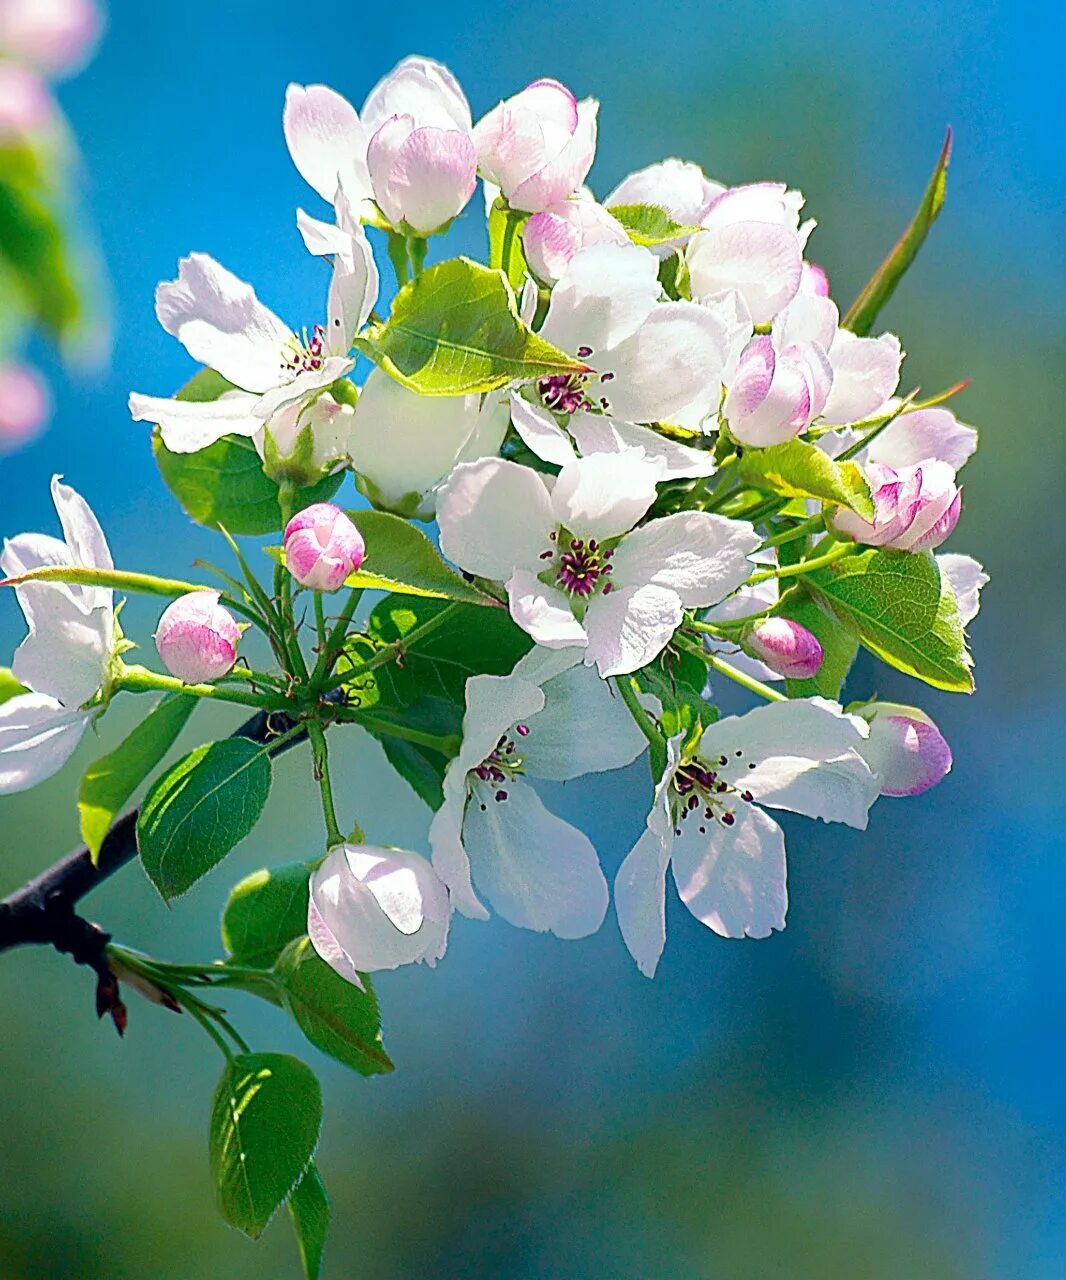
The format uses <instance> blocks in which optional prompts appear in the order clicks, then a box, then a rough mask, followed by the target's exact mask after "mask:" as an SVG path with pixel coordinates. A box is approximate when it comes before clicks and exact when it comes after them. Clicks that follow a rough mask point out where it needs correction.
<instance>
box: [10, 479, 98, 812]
mask: <svg viewBox="0 0 1066 1280" xmlns="http://www.w3.org/2000/svg"><path fill="white" fill-rule="evenodd" d="M52 501H53V502H54V503H55V508H56V512H57V513H58V515H59V521H60V524H61V526H62V528H63V540H62V541H60V540H59V539H58V538H54V537H51V536H49V535H47V534H37V533H23V534H19V535H18V537H15V538H11V539H10V540H8V541H5V543H4V549H3V553H2V554H0V568H2V569H3V571H4V573H5V574H7V576H8V577H10V578H15V577H18V576H20V575H21V574H24V573H27V572H29V571H30V570H33V569H36V568H39V567H41V566H45V565H60V566H61V565H67V566H79V567H83V568H89V569H92V568H96V569H111V568H113V562H112V560H111V552H110V551H109V549H108V546H107V540H106V539H105V537H104V534H103V530H102V529H101V528H100V524H99V522H98V521H97V519H96V517H95V516H94V515H93V513H92V511H91V509H90V508H89V505H88V503H87V502H86V501H85V499H84V498H82V497H81V496H80V494H78V493H76V492H75V491H74V490H73V489H71V488H70V487H69V486H68V485H65V484H62V483H61V482H60V479H59V477H58V476H55V477H53V479H52ZM15 593H16V595H17V597H18V602H19V605H20V607H21V609H22V612H23V614H24V615H25V618H26V622H27V625H28V626H29V635H28V636H27V637H26V639H25V640H23V642H22V643H21V644H20V645H19V647H18V649H17V650H16V652H15V657H14V661H13V662H12V664H11V670H12V673H13V675H14V678H15V679H16V680H17V681H18V682H19V683H20V684H21V685H23V687H24V688H25V690H26V692H25V693H19V694H16V695H15V696H14V697H12V698H9V699H8V700H7V701H5V702H3V703H0V794H2V793H7V792H11V791H23V790H25V789H26V788H28V787H32V786H36V784H37V783H38V782H41V781H43V780H44V779H45V778H49V777H51V776H52V774H53V773H55V772H57V770H59V769H60V768H61V767H62V766H63V765H64V764H65V763H66V761H67V760H68V759H69V757H70V756H71V755H72V754H73V752H74V750H75V748H76V747H77V745H78V743H79V742H80V741H81V738H82V735H83V734H84V732H85V729H86V726H87V725H88V724H89V721H90V720H91V719H92V718H93V715H94V711H93V709H92V708H91V707H90V705H89V704H90V703H92V702H93V700H94V699H95V698H96V697H97V695H98V694H99V693H100V692H101V690H103V689H105V688H106V687H107V685H108V682H109V680H110V676H111V664H112V661H113V658H114V655H115V651H116V644H117V641H118V632H117V628H116V623H115V609H114V604H113V593H112V592H111V590H110V589H108V588H105V587H98V586H68V585H66V584H64V583H59V582H25V583H22V584H21V585H19V586H16V588H15Z"/></svg>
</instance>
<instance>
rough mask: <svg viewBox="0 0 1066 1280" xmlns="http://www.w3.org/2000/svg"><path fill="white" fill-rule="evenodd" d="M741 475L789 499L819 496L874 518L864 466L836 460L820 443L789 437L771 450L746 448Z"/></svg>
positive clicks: (743, 478)
mask: <svg viewBox="0 0 1066 1280" xmlns="http://www.w3.org/2000/svg"><path fill="white" fill-rule="evenodd" d="M739 470H740V477H741V479H742V480H745V481H747V482H748V483H750V484H757V485H761V486H762V487H763V488H767V489H770V490H772V491H773V492H774V493H780V494H782V495H783V496H784V497H786V498H818V499H820V500H821V501H822V502H831V503H834V504H835V505H837V506H842V507H850V508H851V510H852V511H854V512H856V514H858V515H860V516H862V517H863V519H864V520H872V519H873V514H874V508H873V500H872V499H871V497H870V486H869V484H867V482H866V477H865V476H864V475H863V472H862V468H861V467H859V466H858V465H857V464H856V463H854V462H834V461H833V459H832V458H831V457H830V456H829V455H828V454H827V453H825V452H824V451H823V450H821V449H819V448H818V446H817V445H813V444H808V442H807V441H806V440H789V441H788V442H787V444H774V445H771V446H770V447H769V448H768V449H751V448H746V449H745V450H744V456H743V458H742V459H741V461H740V468H739Z"/></svg>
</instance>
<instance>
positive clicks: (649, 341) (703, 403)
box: [589, 302, 728, 422]
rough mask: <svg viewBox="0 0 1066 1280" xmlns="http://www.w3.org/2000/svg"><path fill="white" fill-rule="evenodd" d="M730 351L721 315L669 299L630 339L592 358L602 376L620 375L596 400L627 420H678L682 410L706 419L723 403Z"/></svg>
mask: <svg viewBox="0 0 1066 1280" xmlns="http://www.w3.org/2000/svg"><path fill="white" fill-rule="evenodd" d="M727 355H728V352H727V350H726V346H725V343H724V335H723V327H722V319H721V316H720V315H719V314H717V313H716V312H714V311H711V310H709V309H708V308H706V307H702V306H699V305H697V304H696V303H694V302H664V303H661V304H660V305H659V306H657V307H655V308H654V309H653V310H652V312H651V314H650V315H649V316H648V318H647V319H646V320H645V321H644V322H643V324H641V326H640V327H639V328H638V329H637V330H636V332H635V333H633V334H632V335H631V336H630V337H628V338H627V339H626V340H625V341H624V342H621V343H618V344H617V345H615V346H612V347H611V348H610V350H608V351H606V352H604V354H603V355H602V356H601V357H597V355H596V354H595V353H594V354H593V355H591V356H590V357H589V362H590V363H591V364H592V365H593V366H594V367H595V368H596V370H597V371H598V372H599V373H600V374H601V376H602V374H604V373H605V372H608V371H610V372H611V373H613V374H614V378H613V380H611V381H608V382H603V381H601V382H600V384H599V386H598V387H597V388H596V390H595V392H594V398H596V399H599V398H600V397H601V396H602V397H603V398H605V399H606V400H607V406H606V407H607V411H608V412H609V413H612V414H613V415H614V416H615V417H618V418H623V419H625V420H626V421H627V422H672V421H674V420H675V419H676V418H677V417H678V415H679V414H680V413H681V412H682V411H685V412H687V413H689V414H696V415H697V416H698V417H699V418H703V417H704V416H706V414H708V413H709V412H710V411H711V409H712V408H716V407H717V405H718V399H719V395H720V391H721V385H722V375H723V372H724V370H725V367H726V360H727Z"/></svg>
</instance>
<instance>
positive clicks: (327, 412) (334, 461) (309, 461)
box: [253, 391, 355, 486]
mask: <svg viewBox="0 0 1066 1280" xmlns="http://www.w3.org/2000/svg"><path fill="white" fill-rule="evenodd" d="M256 421H257V422H258V421H259V420H258V419H256ZM354 425H355V409H354V407H353V406H352V405H350V404H338V403H337V401H336V400H334V399H333V397H332V396H331V395H330V394H329V392H328V391H326V392H323V394H322V395H320V396H319V397H318V399H317V400H313V401H312V402H311V403H310V404H309V405H307V406H306V407H305V406H304V405H301V404H290V405H286V406H285V408H283V409H279V410H278V412H277V413H275V414H274V416H273V417H272V418H271V419H270V421H269V422H267V423H266V424H263V423H262V422H259V428H260V429H259V431H258V432H257V433H256V435H255V436H254V437H253V443H254V444H255V447H256V451H257V452H258V454H259V456H260V457H261V458H262V459H263V460H264V462H267V466H266V467H265V468H264V469H265V470H266V471H267V474H268V475H270V477H271V478H272V479H274V480H277V481H281V480H289V481H291V482H292V483H294V484H298V485H301V486H302V485H313V484H316V483H317V482H318V481H319V480H320V479H321V478H322V477H323V476H325V475H329V474H331V473H333V472H336V471H337V470H339V469H340V468H342V467H344V466H345V465H346V464H347V463H348V461H349V460H350V458H351V452H352V432H353V428H354ZM308 436H309V437H310V442H309V443H308ZM268 454H269V457H268Z"/></svg>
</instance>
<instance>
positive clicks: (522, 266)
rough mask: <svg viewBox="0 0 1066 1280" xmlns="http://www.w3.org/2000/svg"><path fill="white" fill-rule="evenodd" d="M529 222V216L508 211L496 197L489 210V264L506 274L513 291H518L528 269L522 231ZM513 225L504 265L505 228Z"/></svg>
mask: <svg viewBox="0 0 1066 1280" xmlns="http://www.w3.org/2000/svg"><path fill="white" fill-rule="evenodd" d="M528 221H529V214H528V213H522V212H521V211H519V210H518V209H509V208H508V207H507V205H506V204H505V203H504V201H503V200H502V199H501V198H499V197H497V198H496V199H495V200H493V202H492V206H491V208H490V209H489V219H488V222H489V264H490V266H493V267H501V268H503V269H504V270H505V271H506V272H507V279H508V281H509V283H510V285H511V288H512V289H514V290H516V291H517V290H519V289H521V288H522V285H523V283H524V281H525V278H526V272H527V270H528V267H527V265H526V257H525V253H524V252H523V249H522V235H521V232H522V229H523V228H524V227H525V224H526V223H527V222H528ZM508 225H513V227H514V230H513V231H512V232H511V235H512V239H511V245H510V258H511V261H510V263H509V264H505V263H504V250H505V249H506V248H507V228H508Z"/></svg>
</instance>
